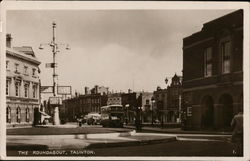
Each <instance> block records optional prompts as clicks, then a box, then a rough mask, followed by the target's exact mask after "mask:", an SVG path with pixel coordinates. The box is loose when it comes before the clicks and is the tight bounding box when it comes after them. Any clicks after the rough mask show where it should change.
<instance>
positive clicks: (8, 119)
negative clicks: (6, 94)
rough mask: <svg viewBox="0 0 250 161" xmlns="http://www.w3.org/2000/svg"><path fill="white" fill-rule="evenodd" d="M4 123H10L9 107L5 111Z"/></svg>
mask: <svg viewBox="0 0 250 161" xmlns="http://www.w3.org/2000/svg"><path fill="white" fill-rule="evenodd" d="M6 121H7V123H10V122H11V109H10V107H7V109H6Z"/></svg>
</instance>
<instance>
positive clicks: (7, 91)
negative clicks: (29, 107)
mask: <svg viewBox="0 0 250 161" xmlns="http://www.w3.org/2000/svg"><path fill="white" fill-rule="evenodd" d="M9 94H10V81H9V80H6V96H8V95H9Z"/></svg>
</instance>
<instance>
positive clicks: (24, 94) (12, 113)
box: [6, 34, 40, 124]
mask: <svg viewBox="0 0 250 161" xmlns="http://www.w3.org/2000/svg"><path fill="white" fill-rule="evenodd" d="M11 39H12V38H11V35H10V34H7V37H6V40H7V41H6V121H7V124H32V123H33V121H34V113H35V111H37V112H39V106H40V99H39V98H40V94H39V93H40V92H39V87H40V79H39V67H38V66H39V65H40V62H39V61H38V60H37V58H36V56H35V54H34V51H33V50H32V47H28V46H24V47H12V46H11ZM37 117H39V116H37ZM37 119H39V118H37Z"/></svg>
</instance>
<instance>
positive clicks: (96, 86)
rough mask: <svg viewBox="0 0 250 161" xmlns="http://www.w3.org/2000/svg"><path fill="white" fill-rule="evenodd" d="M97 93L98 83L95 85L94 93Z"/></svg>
mask: <svg viewBox="0 0 250 161" xmlns="http://www.w3.org/2000/svg"><path fill="white" fill-rule="evenodd" d="M97 93H98V85H95V94H97Z"/></svg>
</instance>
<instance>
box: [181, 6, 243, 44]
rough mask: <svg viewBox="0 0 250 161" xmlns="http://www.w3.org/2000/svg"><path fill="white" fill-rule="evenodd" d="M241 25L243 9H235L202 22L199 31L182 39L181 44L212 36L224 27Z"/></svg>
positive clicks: (231, 27)
mask: <svg viewBox="0 0 250 161" xmlns="http://www.w3.org/2000/svg"><path fill="white" fill-rule="evenodd" d="M242 26H243V10H242V9H240V10H237V11H234V12H232V13H229V14H227V15H224V16H222V17H219V18H217V19H214V20H211V21H209V22H206V23H204V24H203V27H202V29H201V30H200V31H198V32H196V33H193V34H192V35H190V36H188V37H185V38H184V39H183V46H188V45H190V44H192V43H194V42H197V41H200V40H202V39H206V38H207V39H208V38H210V37H214V36H215V35H216V34H218V33H219V34H221V33H222V30H224V29H236V28H241V27H242Z"/></svg>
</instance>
